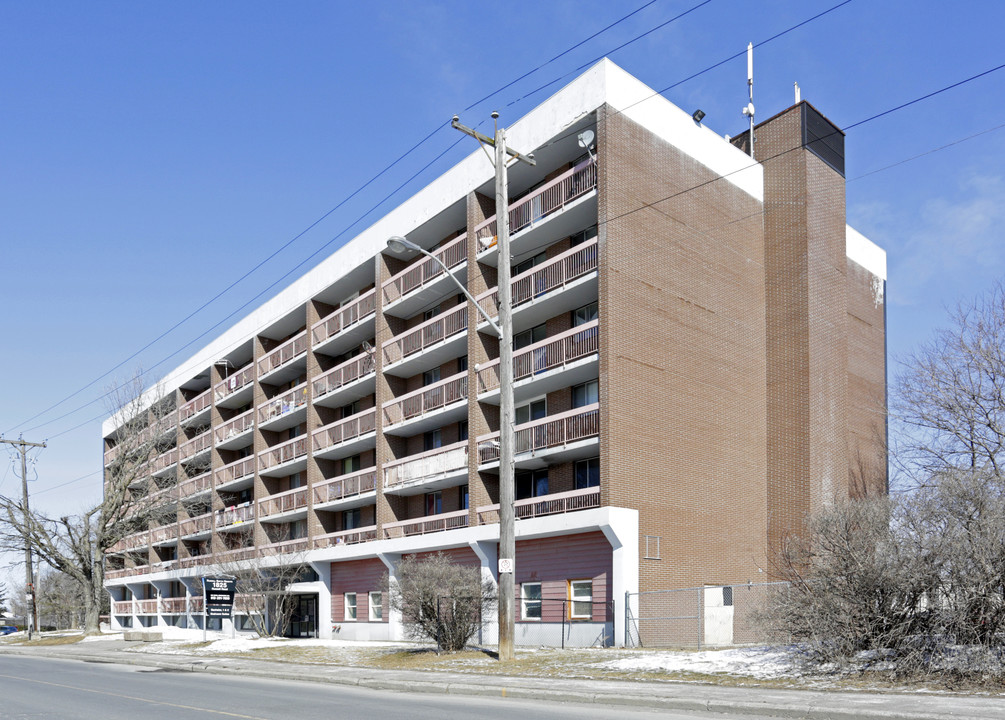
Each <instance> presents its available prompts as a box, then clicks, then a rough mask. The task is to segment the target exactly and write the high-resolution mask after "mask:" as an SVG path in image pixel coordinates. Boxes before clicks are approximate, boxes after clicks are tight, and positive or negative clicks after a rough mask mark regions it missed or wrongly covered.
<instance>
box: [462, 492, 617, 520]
mask: <svg viewBox="0 0 1005 720" xmlns="http://www.w3.org/2000/svg"><path fill="white" fill-rule="evenodd" d="M513 506H514V507H515V508H516V518H517V520H522V519H524V518H532V517H541V516H544V515H556V514H559V513H566V512H573V511H575V510H585V509H588V508H595V507H600V486H599V485H598V486H594V487H588V488H582V489H580V490H570V491H568V492H562V493H553V494H551V495H542V496H540V497H534V498H526V499H524V500H517V501H516V502H514V503H513ZM492 513H495V517H494V518H493V516H492ZM475 514H476V515H477V516H478V524H479V525H485V524H487V523H495V522H499V517H498V515H499V503H495V504H494V505H482V506H480V507H477V508H475Z"/></svg>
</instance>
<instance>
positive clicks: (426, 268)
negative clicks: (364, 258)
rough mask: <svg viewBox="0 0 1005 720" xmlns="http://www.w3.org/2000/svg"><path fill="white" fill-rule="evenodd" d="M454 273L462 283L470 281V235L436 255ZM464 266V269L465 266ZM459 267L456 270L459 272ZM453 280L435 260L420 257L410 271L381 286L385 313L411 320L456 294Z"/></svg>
mask: <svg viewBox="0 0 1005 720" xmlns="http://www.w3.org/2000/svg"><path fill="white" fill-rule="evenodd" d="M432 254H433V256H434V257H436V258H439V260H440V262H442V263H443V264H444V265H446V266H447V268H448V269H450V270H451V271H453V273H452V274H453V275H454V277H456V278H457V279H458V280H460V281H461V282H462V283H463V282H466V280H467V266H466V262H467V259H468V236H467V234H464V235H461V236H460V237H459V238H456V239H454V240H451V241H450V242H449V243H447V244H446V245H444V246H443V247H441V248H438V249H436V250H434V251H433V252H432ZM462 265H464V267H461V266H462ZM455 268H456V269H455ZM453 287H454V283H453V281H452V280H451V279H450V278H449V277H448V276H447V274H446V273H445V272H443V268H442V267H440V265H439V264H438V263H437V262H436V261H434V260H433V259H432V258H428V257H426V256H424V255H423V256H420V257H419V258H418V259H416V260H415V262H413V263H412V264H411V265H409V266H408V267H407V268H405V269H404V270H402V271H401V272H399V273H398V274H397V275H395V276H394V277H392V278H391V279H390V280H387V281H386V282H385V283H384V284H383V285H382V286H381V293H382V294H383V298H384V312H385V313H387V314H389V315H394V316H396V317H410V316H412V315H414V314H415V313H417V312H418V311H419V310H420V309H422V308H423V307H424V306H426V305H429V304H430V303H432V302H434V301H435V300H436V299H437V298H440V297H443V295H444V294H447V293H451V294H452V293H454V290H453V289H452V288H453Z"/></svg>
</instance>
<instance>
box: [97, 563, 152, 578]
mask: <svg viewBox="0 0 1005 720" xmlns="http://www.w3.org/2000/svg"><path fill="white" fill-rule="evenodd" d="M149 572H150V566H149V565H137V566H136V567H131V568H119V569H118V570H107V571H106V572H105V578H106V579H107V580H115V579H117V578H123V577H132V576H133V575H146V574H147V573H149Z"/></svg>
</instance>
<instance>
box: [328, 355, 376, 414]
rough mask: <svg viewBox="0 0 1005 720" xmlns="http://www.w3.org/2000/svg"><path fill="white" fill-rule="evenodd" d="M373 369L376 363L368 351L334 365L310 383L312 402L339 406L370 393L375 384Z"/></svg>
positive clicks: (374, 369)
mask: <svg viewBox="0 0 1005 720" xmlns="http://www.w3.org/2000/svg"><path fill="white" fill-rule="evenodd" d="M375 371H376V363H375V362H374V358H373V355H371V354H369V353H366V354H363V355H357V356H356V357H354V358H349V359H348V360H346V361H345V362H344V363H342V364H341V365H336V366H335V367H333V368H332V369H331V370H328V371H327V372H325V373H324V374H322V375H321V376H319V377H318V378H316V379H315V380H314V382H313V383H312V386H313V389H314V404H315V405H323V406H325V407H341V406H343V405H348V404H349V403H351V402H353V401H354V400H359V399H360V398H363V397H366V396H367V395H370V394H372V393H373V392H374V388H375V386H376V377H377V375H376V372H375Z"/></svg>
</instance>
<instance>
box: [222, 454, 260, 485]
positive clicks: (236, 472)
mask: <svg viewBox="0 0 1005 720" xmlns="http://www.w3.org/2000/svg"><path fill="white" fill-rule="evenodd" d="M213 480H214V483H215V484H216V489H217V490H226V491H228V492H236V491H237V490H243V489H244V488H246V487H251V486H252V485H254V483H255V458H254V457H253V456H252V457H246V458H241V459H240V460H235V461H234V462H232V463H229V464H227V465H224V466H223V467H222V468H219V469H217V470H214V471H213Z"/></svg>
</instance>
